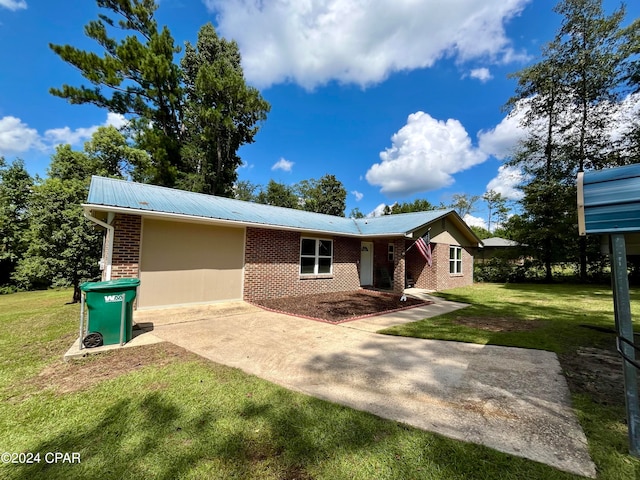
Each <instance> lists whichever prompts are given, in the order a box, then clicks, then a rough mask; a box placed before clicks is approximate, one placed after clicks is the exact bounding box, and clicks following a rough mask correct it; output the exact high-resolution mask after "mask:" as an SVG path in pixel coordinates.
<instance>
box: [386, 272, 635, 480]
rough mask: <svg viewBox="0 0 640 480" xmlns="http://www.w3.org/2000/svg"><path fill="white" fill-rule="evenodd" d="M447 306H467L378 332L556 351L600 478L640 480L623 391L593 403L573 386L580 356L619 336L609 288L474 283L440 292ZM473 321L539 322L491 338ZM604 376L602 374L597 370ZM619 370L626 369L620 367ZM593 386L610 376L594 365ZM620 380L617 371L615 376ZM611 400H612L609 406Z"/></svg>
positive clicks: (609, 344) (608, 344)
mask: <svg viewBox="0 0 640 480" xmlns="http://www.w3.org/2000/svg"><path fill="white" fill-rule="evenodd" d="M436 295H438V296H441V297H443V298H445V299H447V300H451V301H457V302H464V303H468V304H470V306H469V307H467V308H464V309H462V310H457V311H455V312H452V313H450V314H447V315H442V316H439V317H434V318H430V319H425V320H422V321H420V322H415V323H411V324H406V325H401V326H397V327H392V328H389V329H386V330H384V331H383V332H381V333H386V334H390V335H401V336H409V337H418V338H430V339H438V340H453V341H461V342H471V343H479V344H493V345H504V346H514V347H523V348H536V349H541V350H549V351H552V352H556V353H557V354H558V356H559V359H560V363H561V366H562V368H563V370H564V372H565V376H566V377H567V378H568V380H569V386H570V388H571V390H572V391H571V393H572V401H573V407H574V411H575V412H576V414H577V416H578V419H579V421H580V423H581V425H582V428H583V430H584V431H585V434H586V435H587V439H588V441H589V450H590V454H591V457H592V459H593V460H594V462H595V463H596V466H597V470H598V478H599V479H631V478H640V460H638V459H637V458H634V457H632V456H630V455H629V454H628V448H629V444H628V438H627V427H626V411H625V408H624V398H623V393H622V387H621V385H617V387H618V388H616V389H615V391H613V392H608V393H607V392H605V394H604V397H605V398H606V400H607V401H604V402H603V401H602V398H601V397H597V398H596V397H595V396H594V395H591V394H589V392H588V391H585V390H584V389H582V388H580V385H579V383H576V382H573V381H572V379H573V377H578V376H580V375H582V374H584V371H582V370H585V369H587V368H589V365H587V364H586V363H583V361H582V360H581V359H580V356H579V355H578V352H579V350H581V349H584V348H593V349H605V350H612V349H613V348H614V345H615V335H614V334H613V333H610V331H611V330H613V329H614V328H615V323H614V313H613V296H612V292H611V289H610V288H608V287H603V286H586V285H570V284H557V285H538V284H536V285H526V284H524V285H523V284H505V285H503V284H475V285H473V286H471V287H466V288H458V289H454V290H450V291H445V292H439V293H437V294H436ZM639 300H640V291H638V290H632V291H631V313H632V317H633V318H635V319H637V318H638V316H639V315H640V302H639ZM469 317H477V318H486V319H502V318H504V319H510V321H512V322H513V321H519V322H522V323H526V322H535V325H536V327H535V328H532V329H528V328H527V329H521V330H520V331H518V330H516V331H507V332H500V331H497V332H496V331H487V330H483V329H480V328H472V327H470V326H465V325H464V323H465V322H464V319H465V318H469ZM599 369H602V371H598V370H599ZM620 371H621V367H620ZM592 373H593V375H591V376H588V377H587V378H589V379H590V381H592V382H594V383H598V382H603V383H604V382H606V381H607V380H609V379H607V378H604V376H606V375H607V372H606V370H605V369H604V367H603V366H602V365H599V364H596V365H595V370H594V371H593V372H592ZM616 373H619V372H616ZM612 398H614V401H609V400H611V399H612Z"/></svg>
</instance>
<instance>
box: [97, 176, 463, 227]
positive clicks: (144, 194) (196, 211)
mask: <svg viewBox="0 0 640 480" xmlns="http://www.w3.org/2000/svg"><path fill="white" fill-rule="evenodd" d="M85 206H86V207H89V208H91V209H92V210H103V211H109V210H114V209H118V210H120V211H121V210H123V209H130V210H131V213H133V214H138V215H144V214H145V212H148V213H154V214H160V215H162V214H165V215H171V214H173V215H185V216H189V217H199V218H205V219H212V220H222V221H225V222H238V223H240V224H251V225H257V226H260V225H264V226H265V227H270V228H274V227H282V228H286V229H294V230H301V231H313V232H326V233H332V234H338V235H348V236H358V237H366V236H385V235H386V236H402V235H407V234H410V233H412V232H414V231H416V230H419V229H421V228H423V227H425V226H427V225H428V224H429V223H432V222H434V221H435V220H438V219H440V218H442V217H444V216H447V215H450V214H453V215H455V216H457V214H455V212H454V211H453V210H434V211H427V212H417V213H406V214H400V215H387V216H383V217H374V218H361V219H352V218H344V217H336V216H333V215H324V214H320V213H312V212H306V211H303V210H295V209H291V208H282V207H274V206H271V205H263V204H258V203H252V202H244V201H241V200H234V199H230V198H224V197H216V196H214V195H205V194H201V193H193V192H186V191H183V190H176V189H172V188H166V187H159V186H156V185H147V184H142V183H135V182H129V181H125V180H117V179H113V178H105V177H98V176H94V177H92V179H91V186H90V187H89V196H88V198H87V204H86V205H85ZM110 207H111V208H110ZM460 221H461V220H460ZM462 223H463V225H464V222H462ZM467 228H468V227H467ZM469 231H470V230H469Z"/></svg>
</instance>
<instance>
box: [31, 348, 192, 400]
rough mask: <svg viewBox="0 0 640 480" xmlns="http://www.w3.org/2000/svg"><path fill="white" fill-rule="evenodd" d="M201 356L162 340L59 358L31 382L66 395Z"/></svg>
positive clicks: (38, 386) (36, 385) (41, 387)
mask: <svg viewBox="0 0 640 480" xmlns="http://www.w3.org/2000/svg"><path fill="white" fill-rule="evenodd" d="M199 358H200V357H198V356H197V355H195V354H193V353H190V352H188V351H187V350H185V349H183V348H181V347H178V346H176V345H173V344H172V343H167V342H163V343H158V344H155V345H148V346H141V347H133V348H123V349H119V350H112V351H108V352H101V353H100V354H98V355H90V356H88V357H86V358H82V359H78V360H71V361H69V362H65V361H64V360H60V361H57V362H55V363H52V364H50V365H48V366H47V367H46V368H45V369H44V370H42V372H40V374H39V375H38V376H37V377H35V378H33V379H31V382H32V385H34V386H35V387H37V388H39V389H44V388H50V389H53V390H54V391H55V392H56V393H58V394H63V393H68V392H76V391H80V390H84V389H87V388H89V387H92V386H93V385H96V384H98V383H100V382H102V381H104V380H110V379H112V378H116V377H119V376H120V375H124V374H126V373H129V372H132V371H135V370H138V369H140V368H142V367H146V366H148V365H154V366H164V365H169V364H171V363H175V362H180V361H191V360H197V359H199Z"/></svg>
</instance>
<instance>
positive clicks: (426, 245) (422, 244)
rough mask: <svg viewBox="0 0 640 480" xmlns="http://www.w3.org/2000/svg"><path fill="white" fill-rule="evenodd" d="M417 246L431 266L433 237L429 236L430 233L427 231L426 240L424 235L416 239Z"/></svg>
mask: <svg viewBox="0 0 640 480" xmlns="http://www.w3.org/2000/svg"><path fill="white" fill-rule="evenodd" d="M416 247H418V251H419V252H420V254H421V255H422V256H423V257H424V259H425V260H426V261H427V265H429V266H431V263H432V257H431V239H430V238H429V234H428V233H427V240H426V241H425V239H424V237H420V238H419V239H418V240H416Z"/></svg>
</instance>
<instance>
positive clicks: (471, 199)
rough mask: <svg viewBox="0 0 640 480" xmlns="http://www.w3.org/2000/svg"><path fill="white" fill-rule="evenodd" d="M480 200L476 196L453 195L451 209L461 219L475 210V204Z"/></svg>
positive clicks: (466, 194)
mask: <svg viewBox="0 0 640 480" xmlns="http://www.w3.org/2000/svg"><path fill="white" fill-rule="evenodd" d="M478 200H480V197H479V196H478V195H470V194H468V193H455V194H453V197H452V202H451V208H453V209H454V210H455V211H456V212H458V215H460V216H461V217H462V218H464V217H465V216H467V215H469V214H470V213H471V212H473V211H474V209H475V204H476V203H477V202H478Z"/></svg>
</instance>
